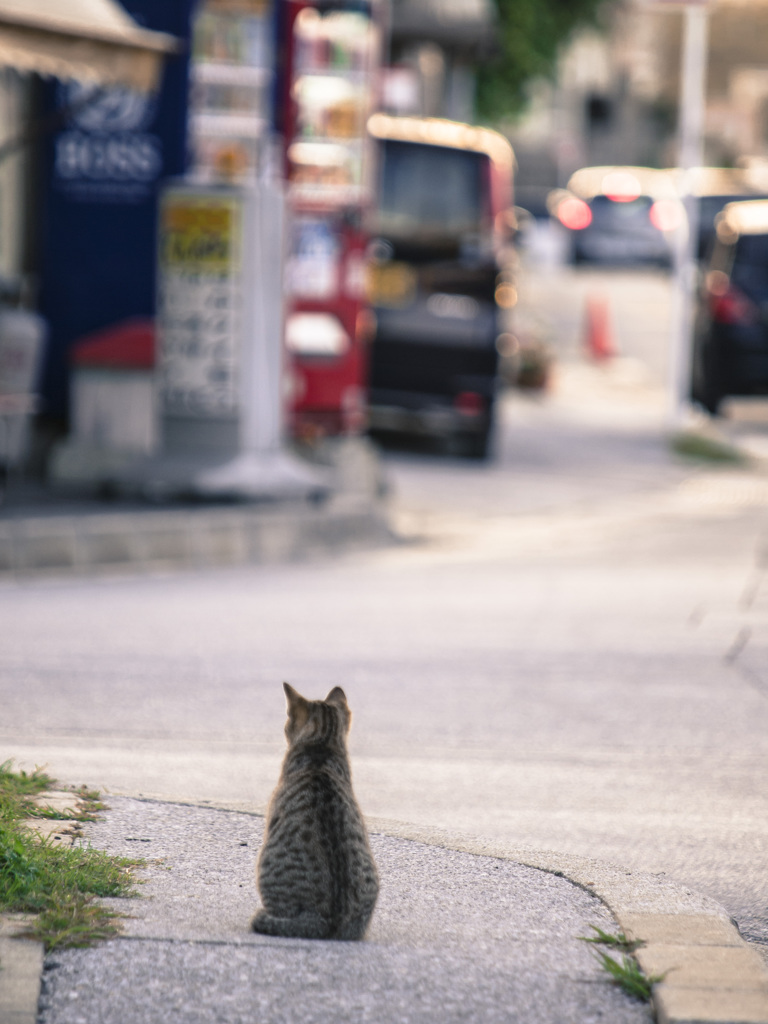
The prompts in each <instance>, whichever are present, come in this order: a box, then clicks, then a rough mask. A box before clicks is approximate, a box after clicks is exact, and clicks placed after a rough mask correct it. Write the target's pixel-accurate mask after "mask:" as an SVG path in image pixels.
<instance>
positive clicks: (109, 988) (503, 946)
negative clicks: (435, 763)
mask: <svg viewBox="0 0 768 1024" xmlns="http://www.w3.org/2000/svg"><path fill="white" fill-rule="evenodd" d="M108 799H109V803H110V809H109V810H108V811H107V812H106V813H105V815H104V816H103V817H102V819H101V820H100V821H98V822H96V823H93V824H87V825H85V826H84V841H86V842H89V843H91V844H92V845H93V846H95V847H97V848H99V849H103V850H106V851H108V852H110V853H113V854H119V855H122V856H132V857H135V856H141V857H143V858H144V859H145V860H146V867H145V868H144V869H142V871H141V872H140V876H141V877H142V879H143V882H144V884H143V885H142V886H141V896H140V897H139V898H138V899H131V900H110V901H107V902H108V903H109V904H110V905H111V906H113V907H115V908H116V909H119V910H120V911H121V912H123V913H125V914H126V915H128V916H127V917H126V919H125V922H124V925H125V927H124V933H123V935H122V936H121V937H120V938H117V939H115V940H112V941H110V942H106V943H104V944H102V945H100V946H97V947H95V948H91V949H87V950H67V951H57V952H54V953H52V954H50V955H48V956H47V957H45V958H44V959H43V958H42V955H41V949H40V947H39V946H38V945H37V944H35V943H31V942H28V941H26V940H21V939H12V938H7V937H5V936H7V935H8V933H9V931H12V928H10V927H9V926H8V925H6V929H5V933H4V935H3V937H0V956H2V960H3V966H4V970H3V971H2V972H0V1018H2V1021H3V1024H33V1022H35V1021H37V1024H176V1022H178V1024H197V1022H200V1024H204V1022H205V1024H208V1022H211V1021H219V1022H221V1024H240V1022H242V1024H245V1022H252V1021H256V1020H258V1021H259V1022H260V1024H278V1022H280V1024H282V1022H285V1024H289V1022H290V1024H315V1022H317V1024H321V1022H322V1024H327V1022H331V1021H332V1022H334V1024H336V1022H339V1024H343V1022H350V1024H353V1022H354V1024H359V1022H365V1021H369V1022H372V1024H390V1022H391V1024H402V1022H406V1021H407V1022H409V1024H427V1022H429V1024H433V1022H437V1021H439V1022H441V1024H443V1022H444V1024H454V1022H477V1021H483V1022H497V1021H498V1022H500V1024H501V1022H504V1024H509V1022H520V1024H523V1022H526V1024H528V1022H534V1021H535V1022H536V1024H564V1022H574V1024H577V1022H578V1024H582V1022H584V1024H586V1022H598V1021H604V1022H606V1024H609V1022H610V1024H640V1022H646V1024H647V1022H650V1021H652V1020H653V1011H654V1010H655V1012H656V1019H657V1020H658V1021H660V1022H676V1024H682V1022H693V1021H697V1022H698V1021H700V1022H710V1024H713V1022H720V1024H738V1022H744V1024H747V1022H749V1024H763V1022H768V974H766V972H765V969H764V967H763V965H762V962H761V960H760V958H759V956H758V955H757V954H756V953H754V952H753V951H752V950H750V949H749V948H748V947H747V946H746V944H745V943H744V942H743V941H742V940H741V939H740V937H739V935H738V933H737V932H736V929H735V928H734V927H733V925H732V924H731V923H730V921H729V920H728V918H727V915H726V914H725V913H724V911H723V910H722V909H721V908H720V907H719V906H718V905H717V904H715V903H713V902H712V901H711V900H707V899H705V898H703V897H699V896H697V895H696V894H694V893H691V892H690V891H688V890H682V889H680V888H679V887H675V886H672V885H669V884H668V883H663V882H659V881H658V880H657V879H655V878H650V877H646V876H639V875H632V874H631V873H629V872H626V871H623V870H620V869H617V868H612V867H610V866H607V865H601V864H599V863H597V862H594V861H585V860H582V859H579V858H564V857H558V856H557V855H555V854H552V855H547V854H542V853H530V852H529V853H526V851H521V850H512V849H506V848H501V847H496V846H488V845H485V844H483V843H480V842H478V841H476V840H472V839H471V838H468V837H466V836H458V835H450V834H448V833H445V832H435V831H425V830H420V829H416V828H411V827H409V826H404V825H397V824H395V823H391V822H390V823H386V822H372V823H371V832H372V845H373V849H374V854H375V856H376V859H377V863H378V865H379V871H380V875H381V894H380V898H379V903H378V905H377V908H376V911H375V914H374V918H373V921H372V924H371V927H370V929H369V933H368V936H367V939H366V941H365V942H363V943H359V944H358V943H332V942H311V941H304V940H285V939H271V938H266V937H264V936H258V935H254V934H253V933H251V932H250V931H249V927H248V922H249V919H250V916H251V914H252V913H253V910H254V909H255V906H256V904H257V896H256V890H255V884H254V863H255V859H256V855H257V853H258V848H259V844H260V841H261V836H262V832H263V818H262V817H261V816H259V815H257V814H255V813H254V814H249V813H244V812H242V811H233V810H227V809H224V808H212V807H199V806H188V805H182V804H169V803H159V802H155V801H147V800H141V799H133V798H129V797H109V798H108ZM79 841H82V840H79ZM593 926H595V927H599V928H601V929H602V930H604V931H606V932H610V933H613V934H616V933H617V932H618V931H619V930H622V931H624V932H625V933H626V934H627V935H628V936H630V937H632V938H641V939H645V940H646V944H645V945H644V946H643V947H641V949H640V950H639V951H638V954H637V955H638V959H639V961H640V963H641V965H642V966H643V968H644V970H645V971H646V973H647V974H648V975H651V974H663V973H665V972H668V974H667V976H666V979H665V981H664V982H663V983H662V984H659V985H657V986H656V987H655V989H654V1004H653V1007H651V1006H650V1005H648V1004H645V1003H642V1002H639V1001H637V1000H634V999H632V998H630V997H629V996H627V995H625V994H624V993H623V992H622V991H621V990H620V989H619V988H617V987H616V986H615V985H613V984H612V983H611V982H610V981H609V980H608V977H607V975H606V974H605V972H604V971H603V970H602V969H601V968H600V966H599V965H598V963H597V961H596V959H595V957H594V955H593V950H592V947H591V946H589V945H587V944H585V943H583V942H581V941H579V937H580V936H588V935H591V934H593V932H592V927H593ZM614 955H616V954H614ZM41 965H42V974H40V967H41ZM38 995H39V1004H38Z"/></svg>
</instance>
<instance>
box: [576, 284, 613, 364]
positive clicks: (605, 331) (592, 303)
mask: <svg viewBox="0 0 768 1024" xmlns="http://www.w3.org/2000/svg"><path fill="white" fill-rule="evenodd" d="M584 347H585V348H586V350H587V352H588V354H589V355H590V356H591V357H592V358H593V359H595V360H597V361H602V360H604V359H611V358H612V357H613V356H615V355H616V346H615V344H614V341H613V331H612V330H611V318H610V313H609V310H608V300H607V299H606V298H605V296H604V295H588V296H587V303H586V311H585V314H584Z"/></svg>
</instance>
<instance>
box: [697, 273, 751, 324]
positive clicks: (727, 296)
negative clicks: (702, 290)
mask: <svg viewBox="0 0 768 1024" xmlns="http://www.w3.org/2000/svg"><path fill="white" fill-rule="evenodd" d="M709 310H710V313H711V314H712V319H713V320H714V321H715V322H716V323H718V324H732V325H735V326H742V327H746V326H748V325H749V324H755V323H757V321H758V320H759V319H760V310H759V309H758V308H757V306H756V305H755V304H754V302H752V300H751V299H749V298H748V297H747V296H746V295H745V294H744V292H742V291H740V290H739V289H738V288H736V287H735V286H734V285H732V284H728V285H727V286H726V287H723V286H722V284H719V283H718V285H717V286H716V287H714V288H713V287H711V286H710V288H709Z"/></svg>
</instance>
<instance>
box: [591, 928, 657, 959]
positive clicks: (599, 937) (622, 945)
mask: <svg viewBox="0 0 768 1024" xmlns="http://www.w3.org/2000/svg"><path fill="white" fill-rule="evenodd" d="M589 927H590V928H591V929H592V931H593V932H594V933H595V934H594V935H588V936H584V935H581V936H580V937H579V941H580V942H592V943H594V944H595V945H597V946H612V947H613V948H614V949H621V950H623V951H624V952H625V953H634V951H635V950H636V949H639V948H640V947H641V946H644V945H645V943H644V942H643V941H642V940H640V941H637V942H633V941H632V940H631V939H628V938H627V936H626V935H625V934H624V932H619V934H618V935H610V934H609V933H608V932H604V931H603V929H602V928H598V927H597V925H594V924H591V925H590V926H589Z"/></svg>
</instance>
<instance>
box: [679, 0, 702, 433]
mask: <svg viewBox="0 0 768 1024" xmlns="http://www.w3.org/2000/svg"><path fill="white" fill-rule="evenodd" d="M684 17H685V21H684V35H683V54H682V57H683V60H682V70H681V82H680V116H679V123H678V124H679V127H678V131H679V164H680V168H681V170H682V192H683V194H682V199H683V203H684V204H685V210H686V214H687V221H688V230H687V232H685V231H681V232H680V233H679V235H678V240H677V244H676V248H675V281H674V292H673V315H672V333H671V343H670V358H669V363H670V370H669V372H670V378H669V379H670V385H669V396H670V401H669V419H670V426H671V427H672V428H673V429H674V428H678V427H680V426H681V425H682V424H683V422H684V420H685V418H686V414H687V412H688V409H689V392H690V376H691V341H692V333H693V315H694V300H695V292H696V283H697V282H696V263H697V260H696V257H697V248H698V236H699V207H698V203H697V200H696V196H695V194H694V188H693V185H694V183H693V180H692V179H693V174H692V168H695V167H700V166H701V165H702V164H703V162H704V140H703V134H704V132H703V129H704V103H705V95H706V76H707V33H708V27H709V26H708V12H707V7H706V0H704V2H701V0H699V2H694V3H691V2H689V3H687V4H686V7H685V16H684Z"/></svg>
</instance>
